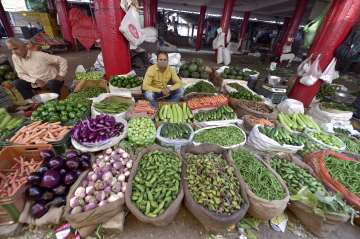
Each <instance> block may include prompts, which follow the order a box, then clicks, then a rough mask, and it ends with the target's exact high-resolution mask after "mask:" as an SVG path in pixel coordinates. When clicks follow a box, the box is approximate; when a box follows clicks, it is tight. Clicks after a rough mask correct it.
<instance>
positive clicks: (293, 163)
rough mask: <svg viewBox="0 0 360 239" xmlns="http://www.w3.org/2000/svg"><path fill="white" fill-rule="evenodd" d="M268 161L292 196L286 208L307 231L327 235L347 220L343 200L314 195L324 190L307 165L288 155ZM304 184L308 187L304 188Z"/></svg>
mask: <svg viewBox="0 0 360 239" xmlns="http://www.w3.org/2000/svg"><path fill="white" fill-rule="evenodd" d="M267 162H268V163H270V164H271V166H272V167H273V169H274V170H276V171H277V172H279V174H280V175H281V177H282V178H283V179H284V180H285V181H286V183H287V185H288V188H289V191H290V194H291V196H292V197H291V198H290V203H289V205H288V208H289V209H290V211H291V212H292V213H293V214H294V215H295V216H296V217H297V218H298V219H299V220H300V222H301V223H302V224H303V225H304V227H305V228H306V229H307V230H308V231H310V232H311V233H313V234H314V235H316V236H318V237H326V236H327V235H328V234H329V233H331V232H332V231H335V230H336V229H337V228H338V227H339V226H341V225H342V224H343V223H345V222H346V221H348V220H349V218H350V216H349V214H348V213H346V212H345V210H344V209H345V208H346V206H345V205H344V206H343V204H344V202H343V201H342V200H341V201H338V199H337V198H336V197H334V196H332V194H329V193H325V194H324V195H323V196H322V195H321V194H319V193H318V194H317V196H316V195H315V194H313V193H314V192H324V190H326V189H325V187H324V186H323V185H322V184H321V183H320V181H319V180H318V179H317V178H316V175H315V173H314V171H313V170H312V168H311V167H310V166H309V165H307V164H305V163H304V162H302V161H301V160H300V159H298V158H295V157H294V156H292V155H290V154H277V155H276V156H274V157H273V158H271V159H270V158H269V160H267ZM304 186H307V188H306V189H304ZM318 198H323V199H324V200H323V201H321V200H319V199H318ZM325 199H326V200H325Z"/></svg>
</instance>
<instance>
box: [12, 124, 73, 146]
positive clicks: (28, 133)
mask: <svg viewBox="0 0 360 239" xmlns="http://www.w3.org/2000/svg"><path fill="white" fill-rule="evenodd" d="M69 130H70V127H68V126H62V125H60V122H56V123H41V122H40V121H36V122H34V123H32V124H29V125H27V126H24V127H22V128H21V129H20V130H19V131H18V132H17V133H16V134H15V135H14V136H13V137H12V138H11V139H10V142H11V143H14V144H46V143H49V142H55V141H59V140H61V139H63V138H64V136H65V135H66V134H67V133H68V132H69Z"/></svg>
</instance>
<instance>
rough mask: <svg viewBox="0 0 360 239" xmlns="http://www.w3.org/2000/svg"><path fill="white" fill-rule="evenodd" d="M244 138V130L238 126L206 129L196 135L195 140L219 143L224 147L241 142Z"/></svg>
mask: <svg viewBox="0 0 360 239" xmlns="http://www.w3.org/2000/svg"><path fill="white" fill-rule="evenodd" d="M244 139H245V134H244V132H243V131H242V130H241V129H240V128H238V127H236V126H224V127H218V128H210V129H205V130H202V131H199V132H198V133H196V134H195V136H194V142H197V143H209V144H217V145H220V146H223V147H228V146H232V145H236V144H240V143H242V142H243V141H244Z"/></svg>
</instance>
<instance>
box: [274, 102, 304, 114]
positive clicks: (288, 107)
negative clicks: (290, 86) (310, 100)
mask: <svg viewBox="0 0 360 239" xmlns="http://www.w3.org/2000/svg"><path fill="white" fill-rule="evenodd" d="M277 108H278V110H279V111H280V112H283V113H285V114H296V113H301V114H304V111H305V110H304V104H303V103H302V102H301V101H298V100H294V99H286V100H284V101H283V102H281V103H280V104H279V105H278V106H277Z"/></svg>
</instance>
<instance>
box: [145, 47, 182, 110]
mask: <svg viewBox="0 0 360 239" xmlns="http://www.w3.org/2000/svg"><path fill="white" fill-rule="evenodd" d="M168 60H169V58H168V54H167V53H166V52H159V53H158V54H157V64H155V65H152V66H150V67H149V68H148V69H147V71H146V74H145V78H144V82H143V90H144V91H145V99H147V100H148V101H150V102H151V105H152V106H154V107H157V100H160V99H166V100H169V101H173V102H176V101H179V100H180V98H181V96H182V94H183V92H184V90H183V88H182V82H181V80H180V78H179V76H178V75H177V74H176V71H175V69H174V68H172V67H170V66H169V64H168ZM169 83H171V84H172V85H171V86H168V85H169Z"/></svg>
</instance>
